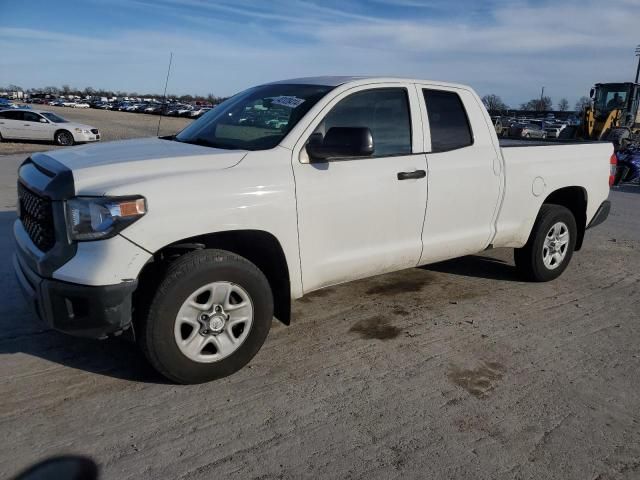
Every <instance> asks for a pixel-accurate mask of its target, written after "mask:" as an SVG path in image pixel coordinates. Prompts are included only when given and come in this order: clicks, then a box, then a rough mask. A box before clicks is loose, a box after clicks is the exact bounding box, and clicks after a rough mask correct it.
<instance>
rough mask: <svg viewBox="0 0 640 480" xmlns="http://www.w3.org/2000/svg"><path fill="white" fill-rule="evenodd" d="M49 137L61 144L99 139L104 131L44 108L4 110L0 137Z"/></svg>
mask: <svg viewBox="0 0 640 480" xmlns="http://www.w3.org/2000/svg"><path fill="white" fill-rule="evenodd" d="M9 139H12V140H14V139H15V140H47V141H50V142H51V141H53V142H55V143H57V144H58V145H65V146H66V145H73V144H74V143H84V142H96V141H98V140H100V131H99V130H98V129H97V128H95V127H91V126H89V125H83V124H80V123H73V122H70V121H68V120H65V119H64V118H62V117H61V116H59V115H56V114H55V113H53V112H47V111H44V110H0V141H2V140H9Z"/></svg>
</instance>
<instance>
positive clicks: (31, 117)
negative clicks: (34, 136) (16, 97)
mask: <svg viewBox="0 0 640 480" xmlns="http://www.w3.org/2000/svg"><path fill="white" fill-rule="evenodd" d="M41 118H42V117H41V116H40V115H38V114H36V113H33V112H24V121H25V122H39V121H40V119H41Z"/></svg>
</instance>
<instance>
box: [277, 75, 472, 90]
mask: <svg viewBox="0 0 640 480" xmlns="http://www.w3.org/2000/svg"><path fill="white" fill-rule="evenodd" d="M385 82H407V83H431V84H434V85H440V86H443V87H456V88H468V87H467V86H465V85H460V84H456V83H449V82H441V81H437V80H425V79H415V78H402V77H388V76H386V77H385V76H373V75H352V76H350V75H342V76H340V75H337V76H331V75H328V76H318V77H301V78H291V79H288V80H278V81H276V82H268V83H266V84H265V85H274V84H279V83H281V84H303V85H325V86H328V87H338V86H340V85H344V84H347V83H352V84H356V85H357V84H366V83H385Z"/></svg>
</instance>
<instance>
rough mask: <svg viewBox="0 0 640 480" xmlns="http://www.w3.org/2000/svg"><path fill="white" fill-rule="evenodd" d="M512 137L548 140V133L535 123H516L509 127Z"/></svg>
mask: <svg viewBox="0 0 640 480" xmlns="http://www.w3.org/2000/svg"><path fill="white" fill-rule="evenodd" d="M509 136H510V137H522V138H547V132H545V131H544V130H543V129H542V127H540V126H539V125H536V124H535V123H529V122H527V123H516V124H514V125H512V126H511V127H509Z"/></svg>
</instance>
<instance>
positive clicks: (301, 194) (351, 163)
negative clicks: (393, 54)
mask: <svg viewBox="0 0 640 480" xmlns="http://www.w3.org/2000/svg"><path fill="white" fill-rule="evenodd" d="M419 109H420V106H419V98H418V97H417V94H416V91H415V88H414V87H413V85H411V84H403V83H395V82H394V83H389V84H386V83H385V84H371V85H363V86H359V87H354V88H352V89H349V90H347V91H345V92H342V93H340V94H339V95H337V96H336V98H334V99H333V100H332V101H331V102H329V103H328V105H327V106H326V107H325V108H324V109H323V111H322V112H321V113H320V114H319V115H318V117H316V119H315V120H314V121H313V122H312V123H311V125H310V126H309V128H308V129H307V130H306V132H305V133H304V134H303V136H302V138H301V139H300V140H299V141H298V143H297V144H296V146H295V148H294V153H293V171H294V175H295V182H296V200H297V209H298V232H299V242H300V262H301V267H302V279H303V288H304V291H305V292H309V291H312V290H315V289H318V288H320V287H323V286H327V285H332V284H337V283H342V282H346V281H349V280H355V279H358V278H363V277H367V276H370V275H375V274H379V273H383V272H388V271H394V270H399V269H402V268H407V267H414V266H416V265H417V263H418V260H419V259H420V252H421V249H422V242H421V238H420V236H421V232H422V224H423V221H424V214H425V208H426V200H427V180H426V178H425V177H426V159H425V156H424V154H423V153H422V125H421V122H420V110H419ZM331 127H368V128H369V129H370V130H371V133H372V137H373V142H374V148H375V151H374V154H373V155H372V156H370V157H366V158H362V157H361V158H341V159H338V160H330V161H325V162H320V163H310V161H309V158H308V156H307V154H306V151H305V149H304V146H305V144H306V143H307V141H308V140H309V138H310V137H311V136H312V135H314V138H316V139H317V138H318V136H320V137H321V138H323V137H324V135H325V134H326V132H328V130H329V129H330V128H331ZM403 172H407V173H408V175H403V174H402V173H403ZM399 174H401V175H399ZM412 177H413V178H412Z"/></svg>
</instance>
